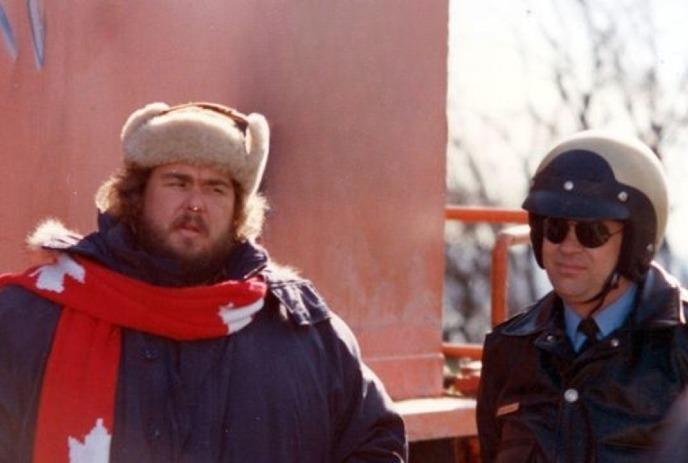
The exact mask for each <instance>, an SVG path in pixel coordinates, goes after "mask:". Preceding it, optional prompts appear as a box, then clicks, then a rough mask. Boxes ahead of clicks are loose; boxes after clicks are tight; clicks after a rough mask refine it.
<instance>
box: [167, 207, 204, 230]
mask: <svg viewBox="0 0 688 463" xmlns="http://www.w3.org/2000/svg"><path fill="white" fill-rule="evenodd" d="M188 226H191V227H193V228H196V229H198V231H199V232H201V233H203V234H206V235H207V234H208V224H207V223H206V221H205V220H204V219H203V217H201V216H199V215H197V214H191V213H189V212H185V213H184V214H182V215H180V216H179V217H177V218H176V219H174V221H173V222H172V229H173V230H176V229H178V228H183V227H188Z"/></svg>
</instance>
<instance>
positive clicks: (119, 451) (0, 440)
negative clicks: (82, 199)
mask: <svg viewBox="0 0 688 463" xmlns="http://www.w3.org/2000/svg"><path fill="white" fill-rule="evenodd" d="M65 241H68V238H64V237H62V238H59V239H58V240H57V241H56V242H54V243H53V244H55V243H58V247H65V246H64V244H63V243H64V242H65ZM60 243H62V244H60ZM64 251H65V252H68V253H72V254H78V255H81V256H85V257H87V258H89V259H93V260H94V261H97V262H99V263H101V264H103V265H105V266H107V267H108V268H110V269H112V270H114V271H117V272H120V273H123V274H125V275H127V276H130V277H133V278H137V279H139V280H142V281H146V282H148V283H152V284H156V285H161V286H180V285H184V281H183V280H184V278H183V277H182V276H180V275H181V272H180V271H179V269H178V268H177V267H176V266H175V264H174V263H173V262H172V261H167V260H165V259H162V258H159V257H153V256H151V255H150V254H148V253H146V252H145V251H143V250H141V249H139V248H137V246H136V245H135V243H134V241H133V239H132V236H131V234H130V233H129V232H128V229H127V228H126V227H125V226H124V225H123V224H121V223H119V222H117V221H115V220H114V219H112V218H111V217H109V216H107V215H101V216H100V218H99V231H98V232H96V233H93V234H91V235H89V236H87V237H86V238H84V239H82V240H80V241H78V242H77V243H76V244H73V245H70V246H67V247H65V249H64ZM257 273H261V274H262V275H264V277H265V278H266V280H267V282H268V286H269V291H268V296H267V299H266V307H265V308H264V309H263V310H262V311H261V312H259V314H258V315H257V317H256V319H255V320H254V322H253V323H252V324H251V325H249V326H248V327H247V328H245V329H244V330H242V331H241V332H239V333H236V334H234V335H232V336H229V337H225V338H218V339H210V340H202V341H193V342H177V341H173V340H170V339H166V338H163V337H159V336H154V335H150V334H146V333H142V332H137V331H132V330H128V329H125V330H123V338H122V355H121V359H120V366H119V372H118V384H117V396H116V405H115V422H114V432H113V439H112V447H111V456H110V461H111V462H112V463H125V462H140V463H144V462H150V463H153V462H155V463H171V462H178V463H182V462H183V463H187V462H188V463H190V462H199V463H200V462H204V463H205V462H240V463H248V462H250V463H275V462H279V463H289V462H294V463H297V462H298V463H304V462H337V463H339V462H348V463H355V462H389V463H392V462H395V463H396V462H402V461H404V458H405V453H406V443H405V436H404V427H403V422H402V420H401V418H400V416H399V415H398V414H397V413H396V412H395V411H394V410H393V407H392V404H391V401H390V399H389V398H388V396H387V394H386V393H385V391H384V388H383V386H382V385H381V383H380V382H379V380H378V379H377V378H376V377H375V375H374V374H372V372H371V371H370V370H368V368H367V367H366V366H365V365H364V364H363V363H362V362H361V360H360V353H359V351H358V347H357V344H356V340H355V338H354V336H353V334H352V333H351V331H350V330H349V328H348V327H347V326H346V325H345V324H344V323H343V322H342V321H341V320H340V319H339V318H338V317H337V316H336V315H335V314H334V313H332V312H331V311H330V310H329V308H328V307H327V305H326V304H325V302H324V301H323V299H322V298H321V296H320V295H319V294H318V293H317V291H316V290H315V289H314V288H313V286H312V284H311V283H310V282H309V281H307V280H304V279H301V278H299V277H296V276H293V274H290V273H288V272H282V271H278V270H276V267H275V266H274V265H273V264H271V262H270V260H269V258H268V256H267V254H266V252H265V251H264V250H263V249H261V248H259V247H257V246H255V245H253V244H252V243H248V242H246V243H242V244H240V245H238V246H237V247H236V248H235V249H234V251H233V253H232V255H231V256H230V258H229V259H228V260H227V262H226V265H225V266H224V267H223V268H222V269H221V272H220V274H219V275H218V278H217V280H218V281H219V280H223V279H230V278H231V279H242V278H247V277H250V276H252V275H255V274H257ZM94 303H97V301H94ZM59 316H60V308H59V307H58V306H56V305H55V304H54V303H51V302H49V301H47V300H45V299H42V298H40V297H38V296H36V295H34V294H32V293H30V292H28V291H27V290H24V289H22V288H19V287H13V286H10V287H7V288H5V289H4V290H2V292H0V463H10V462H11V463H29V462H31V453H32V447H33V437H34V432H35V426H36V417H37V411H38V400H39V397H40V391H41V383H42V376H43V371H44V368H45V365H46V360H47V358H48V354H49V352H50V347H51V342H52V337H53V333H54V330H55V327H56V324H57V321H58V319H59Z"/></svg>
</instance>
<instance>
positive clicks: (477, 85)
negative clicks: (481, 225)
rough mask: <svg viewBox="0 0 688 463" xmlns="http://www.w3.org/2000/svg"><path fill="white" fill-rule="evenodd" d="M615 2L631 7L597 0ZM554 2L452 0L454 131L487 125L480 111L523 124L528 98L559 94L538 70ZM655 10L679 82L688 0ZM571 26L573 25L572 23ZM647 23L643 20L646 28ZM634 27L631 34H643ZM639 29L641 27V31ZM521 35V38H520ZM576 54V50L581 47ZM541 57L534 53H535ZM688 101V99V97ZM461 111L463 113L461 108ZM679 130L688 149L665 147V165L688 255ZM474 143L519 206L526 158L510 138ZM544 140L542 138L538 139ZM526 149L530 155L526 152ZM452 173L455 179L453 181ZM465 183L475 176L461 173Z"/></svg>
mask: <svg viewBox="0 0 688 463" xmlns="http://www.w3.org/2000/svg"><path fill="white" fill-rule="evenodd" d="M596 1H599V3H600V4H607V5H609V7H610V8H624V5H625V4H626V3H627V2H625V1H622V0H605V1H601V0H596ZM554 3H555V2H552V1H551V0H532V1H530V2H528V1H525V0H523V1H519V0H515V1H504V0H450V44H449V45H450V56H449V109H448V111H449V124H450V127H449V136H450V138H451V137H452V135H454V134H457V133H460V134H462V135H464V138H466V137H465V136H466V135H467V134H474V133H477V132H476V131H479V130H480V129H481V124H482V123H481V122H480V121H479V118H475V117H470V116H469V117H466V116H465V114H466V113H467V112H468V113H471V112H475V113H477V114H482V115H487V116H489V117H490V118H491V119H494V120H500V121H502V123H504V124H506V125H508V126H509V127H510V128H512V129H514V128H516V129H518V124H519V111H520V109H521V108H522V107H523V106H524V101H526V98H532V99H534V100H536V101H537V104H538V105H540V106H541V107H542V108H547V107H548V103H549V102H551V101H552V100H553V99H554V98H555V97H556V96H555V95H554V94H553V92H552V90H551V89H550V87H549V86H548V85H547V84H546V81H545V80H544V79H545V77H544V76H543V75H542V74H543V73H540V72H539V69H538V63H539V62H540V61H542V63H543V69H544V68H545V67H546V66H544V63H546V62H547V53H548V49H547V47H544V46H542V45H541V43H540V41H541V40H542V39H541V37H540V36H539V34H538V32H537V21H541V20H544V22H545V24H547V25H549V24H553V25H558V26H556V27H562V26H561V24H562V23H561V22H559V21H557V20H555V19H556V18H555V16H554V15H555V14H557V13H556V11H555V10H554V9H553V8H552V5H553V4H554ZM573 3H574V1H573V0H571V1H570V3H567V2H565V1H564V2H559V3H558V4H559V5H563V6H561V8H562V9H561V10H560V11H559V14H561V15H562V16H565V17H566V18H567V22H566V24H565V26H564V29H565V30H564V31H563V33H565V34H566V35H565V37H566V38H567V43H569V44H570V46H571V47H573V49H574V50H575V47H576V46H577V44H579V43H580V40H576V37H577V36H578V37H579V36H580V34H582V33H584V31H583V29H582V27H581V28H577V27H575V20H573V21H571V19H570V18H575V11H574V10H567V8H569V6H568V5H573ZM646 3H647V4H648V5H650V6H649V8H651V17H652V18H653V19H654V21H655V30H656V31H659V33H658V34H657V35H656V37H655V39H656V42H657V49H658V54H659V56H660V57H661V66H660V74H661V76H660V78H662V79H664V80H665V81H666V82H668V83H671V82H675V81H676V79H677V78H678V76H679V74H680V71H681V69H684V68H686V67H688V64H687V62H688V45H686V44H687V43H688V40H686V39H688V29H687V27H686V24H688V2H686V1H685V0H661V1H660V0H655V1H648V2H646ZM569 24H571V26H569ZM642 26H643V23H641V24H640V25H639V26H638V30H640V29H641V28H642ZM636 32H637V31H636V30H633V31H632V33H636ZM638 33H640V32H638ZM517 37H520V39H519V38H517ZM519 40H521V41H522V42H521V43H522V44H523V46H522V48H521V49H526V50H528V55H529V58H530V59H529V61H530V66H531V68H530V69H525V67H524V64H523V60H522V59H521V58H520V56H519V52H518V50H519V46H518V43H519ZM574 53H575V51H574ZM533 58H534V59H533ZM685 106H686V107H688V101H687V102H686V103H685ZM459 112H461V114H462V116H461V117H459V116H458V114H459ZM609 127H612V128H614V129H618V130H624V129H626V130H627V129H628V128H627V127H624V121H619V120H616V121H610V122H609V124H608V125H607V128H609ZM682 132H683V131H681V133H680V134H679V136H681V137H682V138H683V140H684V143H683V144H682V145H681V146H683V147H684V149H676V150H674V151H672V152H667V153H666V158H665V165H666V168H667V169H666V171H667V174H668V178H669V181H670V195H671V207H672V213H671V216H670V219H669V229H668V236H669V238H668V239H669V240H670V243H671V244H672V246H673V247H674V249H675V250H677V251H679V252H680V253H681V254H682V255H684V256H688V181H685V179H686V178H688V153H684V151H687V150H688V136H687V135H684V134H683V133H682ZM478 138H479V139H478V140H477V141H476V142H475V145H474V146H471V147H470V148H472V149H473V151H474V152H477V153H479V154H480V156H479V158H480V159H479V162H480V163H481V164H483V165H484V166H486V168H487V169H488V171H489V172H491V181H493V182H494V184H493V185H490V187H489V188H488V189H489V190H490V191H491V192H493V194H494V195H495V196H496V197H499V198H503V202H504V206H508V207H518V206H519V205H520V201H521V200H522V198H523V195H524V194H525V185H526V184H525V179H524V175H523V174H522V173H521V172H522V168H521V165H522V164H521V162H520V161H518V160H517V159H509V157H513V155H510V156H504V153H505V143H507V142H505V141H504V140H499V139H498V138H497V137H478ZM508 144H509V149H511V150H513V148H516V149H517V151H519V152H524V153H525V152H527V151H528V150H529V149H530V147H531V146H533V134H532V133H529V132H528V130H526V129H524V130H523V131H521V130H513V131H512V135H511V139H510V140H509V141H508ZM536 144H537V143H536ZM542 150H543V151H542V152H541V153H528V155H529V156H531V157H532V158H533V159H532V161H531V168H534V166H535V164H532V163H533V162H534V163H536V162H537V161H538V160H539V158H541V157H542V155H544V153H545V150H546V147H543V148H542ZM524 155H525V154H524ZM449 166H450V169H451V168H452V166H453V167H454V168H455V169H459V170H461V169H462V164H461V162H460V161H456V160H454V161H453V160H452V159H451V156H450V162H449ZM451 181H452V179H451V176H450V178H449V182H450V184H451ZM458 181H459V182H462V181H463V182H470V181H471V179H467V178H465V177H460V179H459V180H458Z"/></svg>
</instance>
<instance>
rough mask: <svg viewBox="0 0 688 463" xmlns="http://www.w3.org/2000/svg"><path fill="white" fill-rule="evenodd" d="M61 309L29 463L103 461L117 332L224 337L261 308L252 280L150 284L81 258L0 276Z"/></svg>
mask: <svg viewBox="0 0 688 463" xmlns="http://www.w3.org/2000/svg"><path fill="white" fill-rule="evenodd" d="M8 284H15V285H20V286H22V287H24V288H26V289H28V290H30V291H32V292H34V293H36V294H38V295H40V296H42V297H44V298H46V299H49V300H51V301H54V302H56V303H58V304H60V305H61V306H62V314H61V316H60V320H59V322H58V325H57V329H56V331H55V335H54V339H53V344H52V350H51V352H50V356H49V358H48V363H47V366H46V371H45V376H44V379H43V387H42V392H41V399H40V404H39V409H38V425H37V430H36V440H35V443H34V456H33V461H34V462H37V463H46V462H55V463H67V462H68V463H85V462H88V463H107V462H108V461H109V453H110V439H111V436H112V429H113V417H114V405H115V389H116V384H117V370H118V367H119V357H120V348H121V342H120V339H121V328H122V327H124V328H130V329H134V330H139V331H143V332H146V333H151V334H155V335H159V336H165V337H168V338H172V339H176V340H180V341H183V340H194V339H206V338H215V337H221V336H228V335H230V334H233V333H236V332H237V331H239V330H241V329H242V328H244V327H245V326H247V325H248V324H249V323H250V322H251V321H252V320H253V316H254V315H255V314H256V313H257V312H258V311H259V310H260V309H261V308H262V307H263V301H264V298H265V293H266V285H265V283H263V282H262V281H260V280H259V279H250V280H247V281H226V282H223V283H219V284H216V285H212V286H197V287H187V288H163V287H158V286H152V285H149V284H146V283H143V282H141V281H138V280H133V279H131V278H127V277H125V276H123V275H121V274H118V273H115V272H112V271H110V270H107V269H106V268H104V267H101V266H99V265H96V264H95V263H93V262H91V261H88V260H86V259H82V258H77V257H70V256H68V255H66V254H61V255H60V256H59V257H58V258H57V260H56V262H55V263H53V264H50V265H44V266H42V267H38V268H35V269H32V270H29V271H27V272H25V273H22V274H11V275H10V274H7V275H2V276H0V286H4V285H8Z"/></svg>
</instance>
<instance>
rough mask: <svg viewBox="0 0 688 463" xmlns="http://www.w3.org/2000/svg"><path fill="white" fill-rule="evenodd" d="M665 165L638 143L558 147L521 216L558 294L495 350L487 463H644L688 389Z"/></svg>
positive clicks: (589, 140)
mask: <svg viewBox="0 0 688 463" xmlns="http://www.w3.org/2000/svg"><path fill="white" fill-rule="evenodd" d="M667 196H668V195H667V189H666V182H665V177H664V174H663V171H662V166H661V165H660V163H659V161H658V160H657V158H656V156H655V155H654V153H652V151H651V150H650V149H649V148H647V147H646V146H645V145H643V144H641V143H640V142H638V141H636V140H633V139H625V138H619V137H615V136H612V135H609V134H606V133H602V132H596V131H585V132H581V133H579V134H576V135H575V136H572V137H570V138H568V139H565V140H564V141H562V142H561V143H559V144H558V145H557V146H555V147H554V148H553V149H552V150H551V151H550V153H549V154H548V155H547V156H546V157H545V159H544V160H543V161H542V162H541V163H540V166H539V167H538V169H537V172H536V173H535V176H534V178H533V181H532V183H531V187H530V191H529V193H528V196H527V198H526V200H525V202H524V203H523V208H524V209H526V210H527V211H528V214H529V218H530V235H531V241H532V244H533V251H534V254H535V257H536V260H537V262H538V264H539V265H540V266H542V267H544V269H545V271H546V273H547V276H548V277H549V280H550V282H551V283H552V286H553V291H552V292H550V293H549V294H547V295H546V296H545V297H544V298H543V299H541V300H540V301H538V302H537V303H536V304H535V305H533V306H532V307H530V308H529V309H528V310H526V311H525V313H522V314H520V315H517V316H516V317H514V318H512V319H511V320H509V321H507V322H505V323H503V324H501V325H499V326H497V327H496V328H495V329H494V331H493V332H492V333H491V334H489V335H488V336H487V338H486V340H485V348H484V354H483V371H482V377H481V386H480V392H479V398H478V430H479V433H480V443H481V449H482V455H483V460H484V461H485V462H516V461H518V462H526V461H528V462H549V461H552V462H554V461H561V462H572V463H573V462H645V461H648V455H649V453H648V452H649V451H651V449H652V448H653V446H655V445H656V441H657V438H658V437H659V436H658V435H659V430H660V428H661V427H662V425H663V422H664V419H665V416H666V414H667V412H668V410H669V409H670V407H671V405H672V403H673V402H674V400H675V399H676V397H677V396H679V394H680V393H681V391H682V390H683V387H684V386H685V384H686V380H688V331H687V330H686V324H685V317H684V305H683V304H684V301H683V300H682V298H681V288H680V286H679V283H678V282H677V281H676V279H675V278H673V277H672V276H671V275H669V274H667V273H666V271H664V270H663V269H662V268H660V267H659V266H658V265H657V264H656V263H654V262H653V261H652V259H653V257H654V254H655V251H656V250H657V248H658V246H659V245H660V243H661V241H662V237H663V234H664V229H665V226H666V219H667V209H668V207H667V205H668V197H667Z"/></svg>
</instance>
